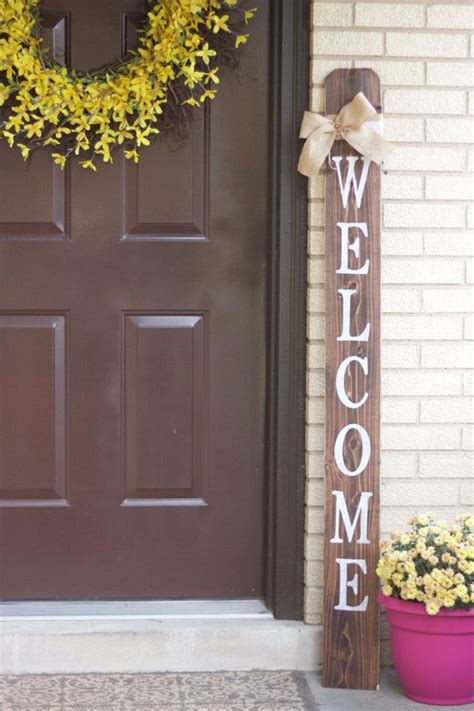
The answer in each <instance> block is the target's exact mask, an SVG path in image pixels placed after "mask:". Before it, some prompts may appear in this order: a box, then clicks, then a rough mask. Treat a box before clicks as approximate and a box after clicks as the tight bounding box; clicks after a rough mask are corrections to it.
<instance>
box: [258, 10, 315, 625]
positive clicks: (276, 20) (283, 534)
mask: <svg viewBox="0 0 474 711" xmlns="http://www.w3.org/2000/svg"><path fill="white" fill-rule="evenodd" d="M271 5H272V27H271V31H272V36H273V38H274V43H273V48H272V53H273V56H272V63H271V67H272V82H271V88H272V96H271V102H272V106H271V115H272V133H271V141H272V143H271V174H270V175H271V177H270V180H271V185H270V195H271V196H272V206H271V240H270V242H271V247H270V248H271V253H270V257H269V259H270V262H269V264H270V284H269V309H270V313H269V324H270V340H269V378H268V403H269V409H268V421H267V466H268V469H267V471H268V472H269V476H268V483H269V499H268V500H269V509H268V546H267V551H268V555H267V571H266V577H267V581H266V582H267V584H266V603H267V605H268V607H269V609H271V610H272V612H273V614H274V616H275V618H277V619H287V620H300V619H302V618H303V595H304V513H305V512H304V506H305V498H304V497H305V398H306V273H307V229H308V205H307V181H306V179H305V178H304V177H303V176H302V175H300V174H299V173H298V172H297V170H296V166H297V161H298V154H299V150H300V145H299V143H298V134H299V126H300V122H301V118H302V115H303V112H304V111H305V109H307V107H308V100H309V52H310V50H309V39H310V37H309V35H310V2H309V0H292V2H287V1H285V0H275V1H274V2H272V3H271Z"/></svg>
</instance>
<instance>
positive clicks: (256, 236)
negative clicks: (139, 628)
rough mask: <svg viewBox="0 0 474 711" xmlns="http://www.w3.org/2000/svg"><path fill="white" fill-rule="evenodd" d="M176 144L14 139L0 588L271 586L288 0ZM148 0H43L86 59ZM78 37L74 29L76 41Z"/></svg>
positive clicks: (1, 234)
mask: <svg viewBox="0 0 474 711" xmlns="http://www.w3.org/2000/svg"><path fill="white" fill-rule="evenodd" d="M256 4H257V5H258V7H259V11H258V14H257V17H256V19H255V21H254V22H253V23H252V26H251V41H250V43H249V45H248V47H247V48H246V50H245V52H244V54H243V57H242V65H241V76H240V77H239V78H236V77H234V76H229V75H224V74H223V75H222V76H221V84H220V90H219V94H218V98H217V99H216V101H215V102H213V104H212V105H211V106H209V107H208V109H207V110H206V111H205V112H203V113H201V114H199V117H198V119H197V120H196V122H195V124H194V127H193V130H192V135H191V138H190V140H189V141H188V142H187V143H186V144H185V145H182V146H181V147H179V148H178V149H176V146H170V145H169V144H168V143H167V141H166V140H164V139H160V140H159V141H158V142H157V143H156V144H155V145H153V146H151V147H149V148H147V149H146V150H144V151H143V153H142V160H141V162H140V164H139V166H138V167H135V166H133V165H130V164H129V163H127V164H125V162H124V161H123V160H122V159H121V158H120V157H119V156H117V157H116V159H115V163H114V165H113V166H101V167H100V169H99V172H98V173H91V172H90V171H85V170H84V169H82V168H81V167H79V166H78V165H72V166H71V167H70V171H69V172H66V173H61V171H59V170H58V169H56V168H53V167H51V162H50V159H49V157H48V156H47V155H43V154H36V155H33V158H32V160H31V162H30V163H29V164H27V165H25V164H24V163H23V162H22V159H21V157H20V156H19V155H18V154H17V152H16V151H12V150H10V149H9V148H8V147H7V146H6V145H5V144H4V143H2V145H0V594H1V597H2V598H3V599H54V598H63V599H67V598H69V599H80V598H155V597H165V598H168V597H169V598H171V597H175V598H179V597H184V598H185V597H258V596H262V595H263V592H264V590H263V584H264V572H263V571H264V554H265V550H264V533H265V522H264V508H265V506H264V503H265V481H264V444H265V442H264V434H265V433H264V423H265V384H266V373H265V367H266V356H267V354H266V272H267V248H268V218H267V214H268V164H269V155H268V154H269V150H268V145H269V140H268V133H269V128H268V127H269V113H268V107H269V96H268V93H269V92H268V87H269V59H268V58H269V54H270V53H269V47H268V42H269V5H270V3H269V2H268V0H261V1H260V2H258V3H256ZM143 10H144V3H143V2H141V1H140V0H108V1H107V2H97V0H45V2H43V3H42V11H43V13H44V16H45V30H44V32H45V36H46V38H47V41H48V42H49V43H50V44H51V45H52V46H53V47H54V51H55V52H56V55H57V56H58V57H61V56H62V57H64V56H65V57H68V56H70V59H71V64H72V66H74V67H76V68H78V69H86V68H89V69H90V68H93V67H95V66H100V65H102V64H104V63H106V62H108V61H111V60H113V59H114V57H116V56H117V55H118V54H119V53H120V51H121V47H123V46H126V44H127V42H131V41H133V33H134V27H135V25H136V13H137V12H141V11H143ZM69 37H70V46H67V39H68V38H69Z"/></svg>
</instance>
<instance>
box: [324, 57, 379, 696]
mask: <svg viewBox="0 0 474 711" xmlns="http://www.w3.org/2000/svg"><path fill="white" fill-rule="evenodd" d="M359 91H362V92H363V93H364V94H365V96H366V98H367V99H368V100H369V101H370V103H371V104H372V105H373V106H374V107H375V108H376V109H377V111H380V106H381V98H380V83H379V79H378V77H377V75H376V74H375V73H374V72H373V71H371V70H369V69H338V70H336V71H334V72H332V73H331V74H330V75H329V77H328V78H327V81H326V115H328V114H337V113H338V112H339V111H340V109H341V108H342V107H343V106H344V105H345V104H347V103H348V102H350V101H351V100H352V99H353V98H354V96H355V95H356V94H357V93H358V92H359ZM326 280H327V282H326V283H327V286H326V323H327V326H326V349H327V351H326V428H327V434H326V502H325V503H326V514H325V600H324V657H323V659H324V661H323V684H324V685H325V686H329V687H339V688H350V689H375V688H377V686H378V678H379V613H378V607H377V600H376V596H377V591H378V581H377V578H376V575H375V568H376V564H377V557H378V539H379V449H380V445H379V438H380V168H379V166H378V165H377V164H376V163H374V162H369V161H368V160H367V159H365V158H362V157H361V156H360V154H359V153H357V151H355V150H354V149H353V148H352V147H351V146H350V145H349V143H347V142H346V141H341V140H338V141H336V142H335V143H334V145H333V147H332V149H331V154H330V156H329V158H328V163H327V171H326Z"/></svg>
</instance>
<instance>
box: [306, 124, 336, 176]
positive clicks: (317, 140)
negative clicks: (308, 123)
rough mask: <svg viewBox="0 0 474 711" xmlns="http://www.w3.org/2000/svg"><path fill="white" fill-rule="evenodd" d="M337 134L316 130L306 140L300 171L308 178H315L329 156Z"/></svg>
mask: <svg viewBox="0 0 474 711" xmlns="http://www.w3.org/2000/svg"><path fill="white" fill-rule="evenodd" d="M335 137H336V132H335V131H331V132H328V131H327V130H325V131H324V130H316V131H313V133H312V134H311V135H310V136H309V137H308V138H307V139H306V142H305V144H304V146H303V150H302V151H301V155H300V160H299V163H298V170H299V172H300V173H302V174H303V175H306V176H307V177H308V178H314V177H315V176H316V175H317V174H318V173H319V170H320V168H321V166H322V165H323V163H324V161H325V160H326V158H327V156H328V155H329V151H330V150H331V148H332V144H333V143H334V139H335Z"/></svg>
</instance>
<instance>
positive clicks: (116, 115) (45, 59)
mask: <svg viewBox="0 0 474 711" xmlns="http://www.w3.org/2000/svg"><path fill="white" fill-rule="evenodd" d="M148 5H149V12H148V13H147V16H146V22H145V24H144V26H143V29H142V31H141V32H140V34H139V42H138V48H137V50H135V51H133V52H130V53H129V54H128V55H127V57H125V58H124V59H123V60H121V61H119V62H115V63H114V64H113V65H111V66H110V67H106V68H105V69H103V70H101V71H98V72H92V73H85V74H79V73H77V72H75V71H74V70H70V69H68V68H66V67H63V66H60V65H59V64H57V63H56V62H55V61H54V60H53V59H52V57H51V56H50V54H49V51H48V49H47V47H46V46H45V45H44V43H43V41H42V39H41V37H40V34H39V30H40V21H39V9H40V7H39V6H40V1H39V0H0V137H3V138H5V139H6V140H7V141H8V143H9V145H10V147H14V146H16V147H18V148H19V149H20V151H21V154H22V156H23V158H24V159H25V160H26V159H27V158H28V156H29V154H30V152H31V151H32V150H34V149H36V148H39V147H42V146H51V147H52V151H53V152H52V157H53V160H54V161H55V163H57V164H58V165H59V166H60V167H61V168H64V167H65V165H66V163H67V161H68V159H69V158H70V157H72V156H79V158H80V163H81V165H82V166H83V167H84V168H91V169H92V170H97V168H96V160H97V159H99V160H103V161H105V162H112V155H111V151H112V149H113V148H114V147H116V146H117V145H118V146H122V148H123V153H124V155H125V157H126V158H128V159H131V160H133V161H134V162H138V159H139V150H140V148H141V147H142V146H147V145H149V143H150V140H151V139H152V138H153V136H154V135H155V134H157V133H160V132H161V131H164V130H172V129H173V128H176V123H179V122H180V121H182V120H183V116H184V117H188V118H189V111H190V107H193V106H199V105H200V104H202V102H204V101H206V100H207V99H213V98H214V97H215V95H216V85H217V84H218V83H219V76H218V71H219V68H220V67H221V66H233V67H235V65H236V52H238V47H239V45H241V44H244V43H245V42H246V41H247V38H248V35H247V34H245V33H244V28H245V25H246V24H247V23H248V21H249V20H250V19H251V18H252V16H253V14H254V12H255V11H254V10H248V9H244V8H243V7H242V6H241V4H240V3H239V2H238V0H161V1H160V2H156V0H154V1H153V2H149V3H148Z"/></svg>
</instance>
